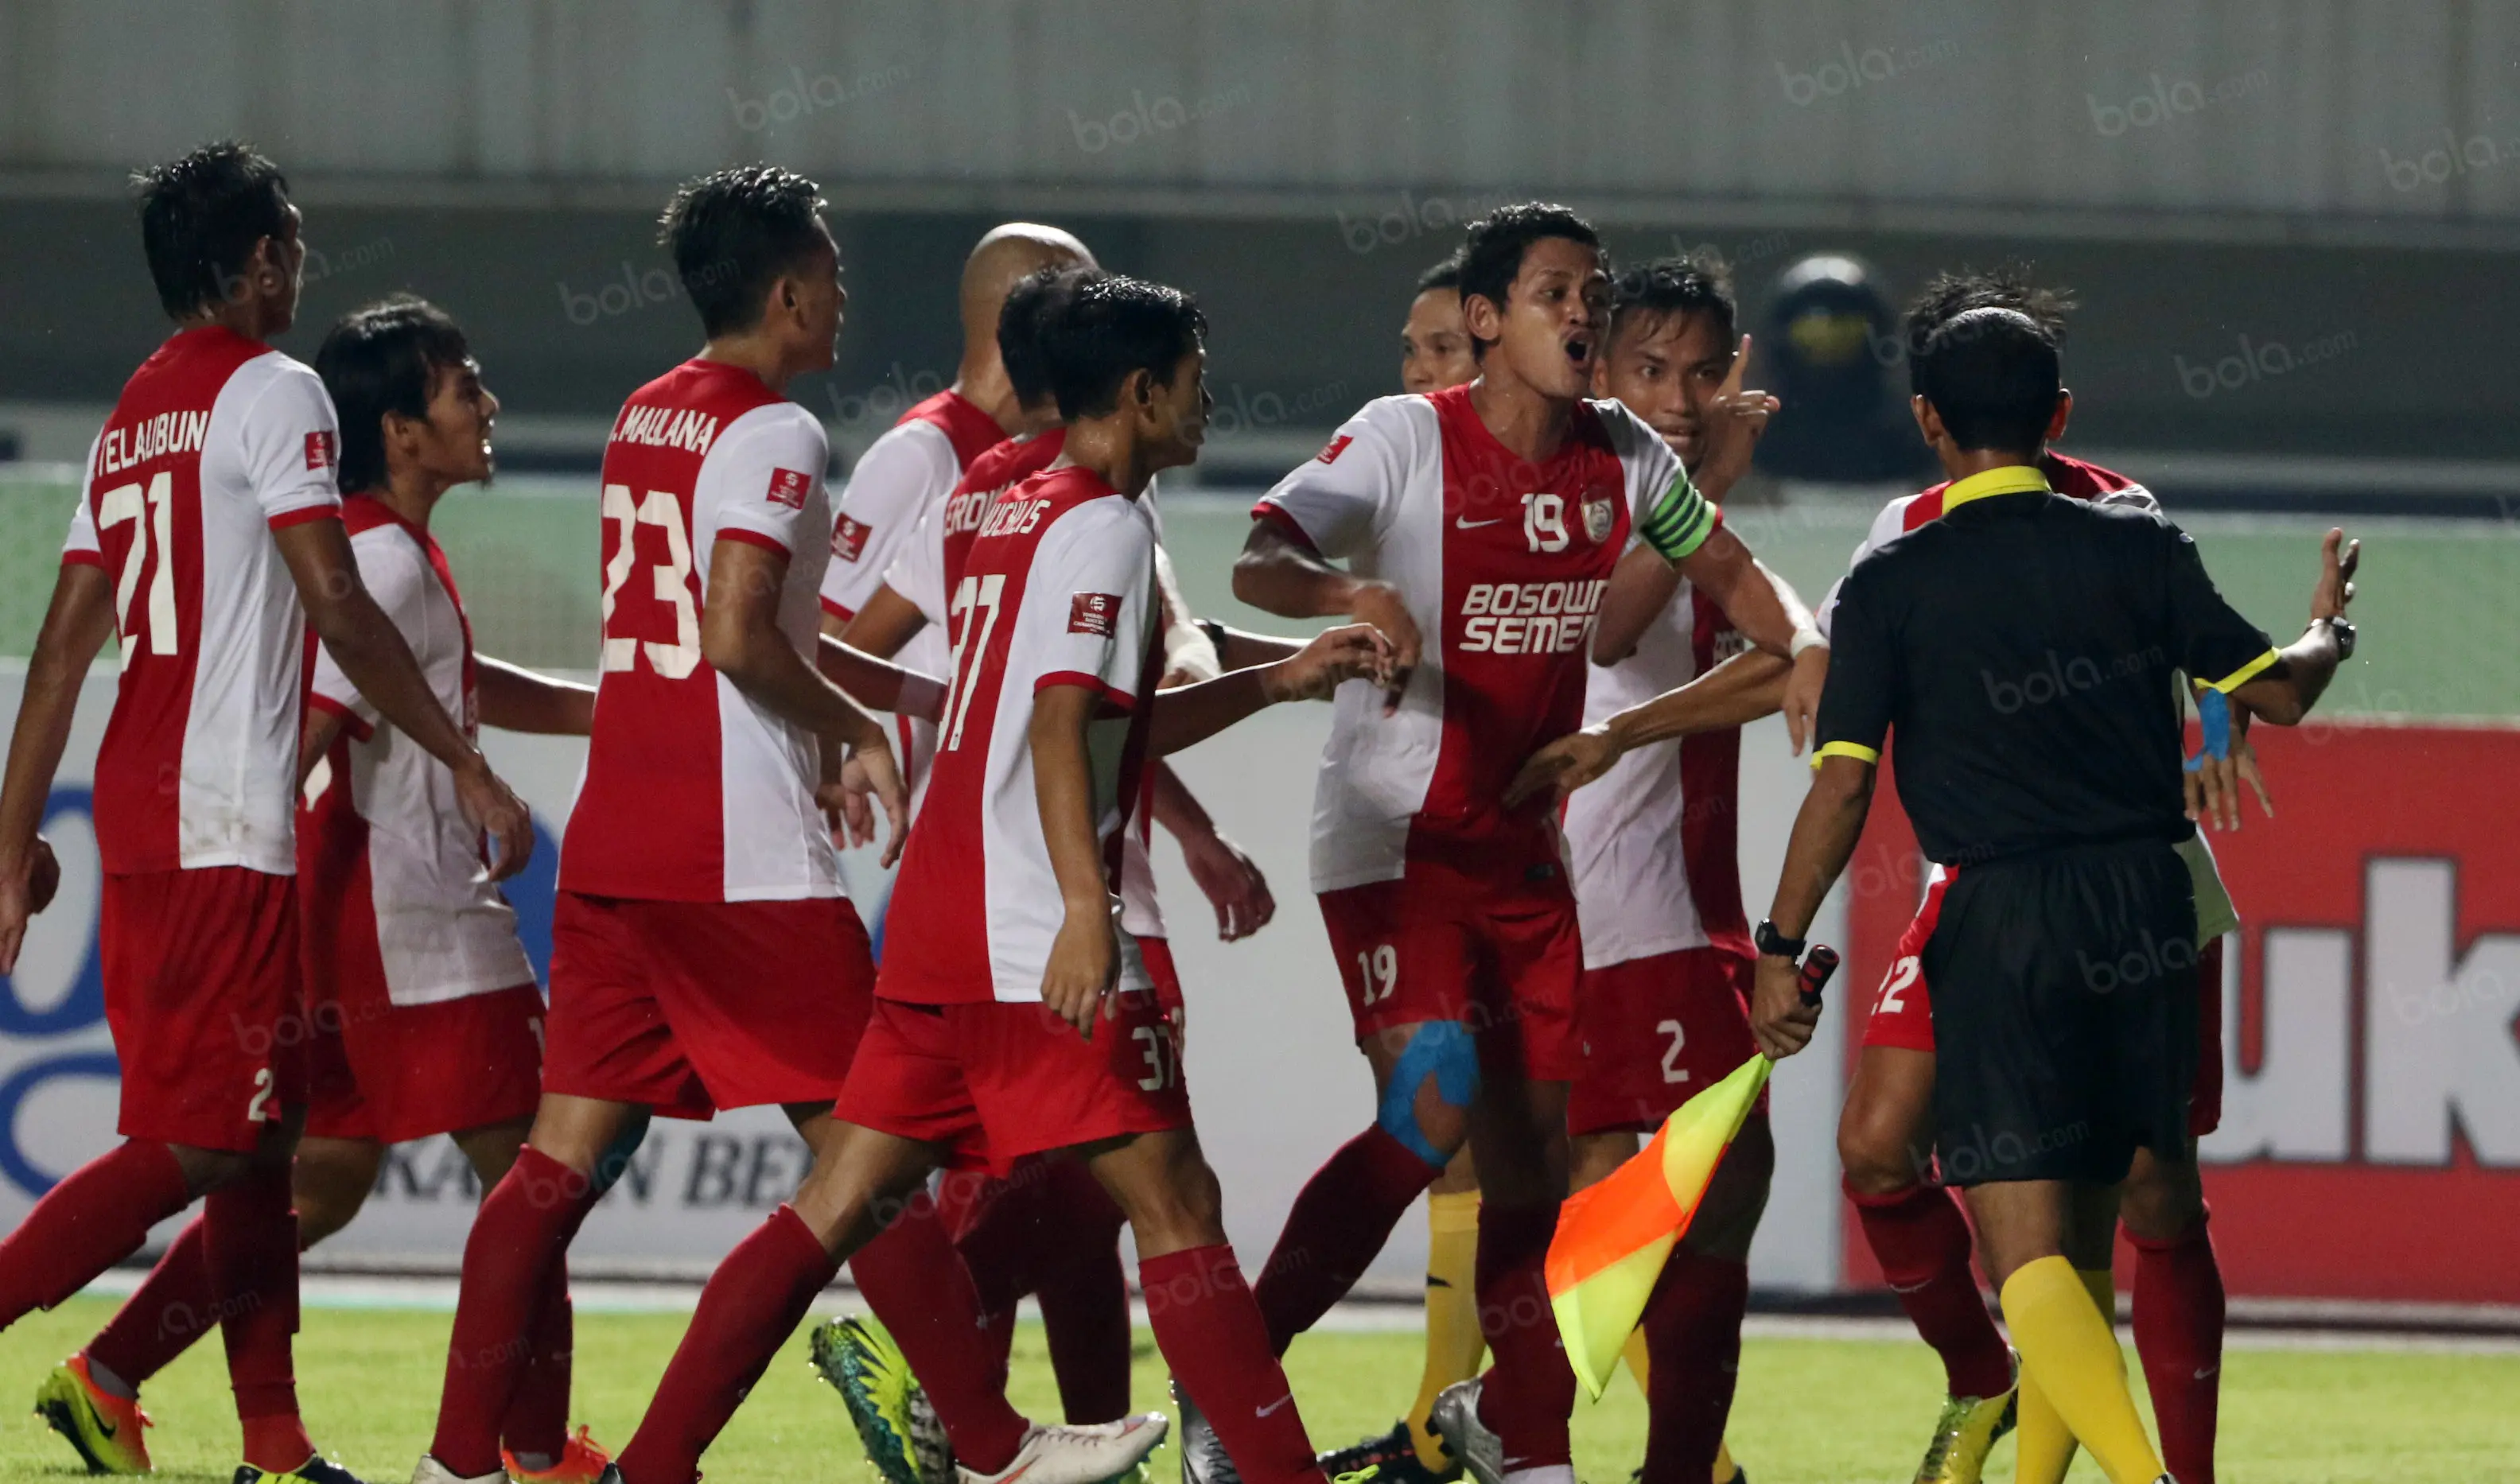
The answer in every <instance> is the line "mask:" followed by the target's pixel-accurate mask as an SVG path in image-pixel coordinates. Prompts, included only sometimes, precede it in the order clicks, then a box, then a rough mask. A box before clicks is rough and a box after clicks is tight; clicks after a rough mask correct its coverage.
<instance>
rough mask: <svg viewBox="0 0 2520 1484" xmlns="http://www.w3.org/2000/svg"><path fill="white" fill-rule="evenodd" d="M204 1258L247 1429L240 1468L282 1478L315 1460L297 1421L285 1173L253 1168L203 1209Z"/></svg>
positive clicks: (293, 1262)
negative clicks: (250, 1467) (249, 1466)
mask: <svg viewBox="0 0 2520 1484" xmlns="http://www.w3.org/2000/svg"><path fill="white" fill-rule="evenodd" d="M202 1254H203V1258H204V1260H205V1261H204V1266H206V1267H207V1269H208V1270H209V1276H210V1301H211V1303H212V1304H213V1305H214V1306H215V1312H216V1313H217V1314H218V1316H219V1335H220V1338H222V1339H224V1340H225V1341H226V1342H227V1352H228V1382H229V1384H230V1385H231V1386H233V1387H235V1389H236V1407H237V1418H238V1420H239V1421H241V1422H243V1423H244V1424H245V1461H246V1462H248V1463H250V1464H252V1465H253V1466H254V1467H256V1468H259V1469H262V1470H264V1471H265V1472H269V1473H286V1472H288V1471H290V1470H291V1469H293V1468H295V1467H297V1465H299V1464H300V1463H303V1462H306V1461H307V1460H308V1459H310V1458H312V1457H314V1454H315V1445H314V1444H313V1443H312V1442H309V1441H308V1440H307V1437H306V1425H305V1423H303V1422H301V1421H299V1420H298V1417H297V1378H296V1374H295V1369H294V1364H293V1358H292V1355H291V1339H292V1336H293V1335H295V1334H296V1333H297V1213H296V1212H294V1211H293V1210H291V1209H290V1206H289V1167H288V1166H287V1165H285V1164H284V1165H271V1166H257V1167H256V1168H254V1169H253V1170H252V1171H251V1173H249V1174H248V1175H247V1176H246V1177H245V1178H244V1179H243V1180H240V1181H238V1182H237V1183H236V1184H235V1185H232V1186H228V1187H226V1188H225V1189H223V1190H217V1191H212V1192H210V1193H209V1196H208V1198H207V1199H205V1200H203V1202H202Z"/></svg>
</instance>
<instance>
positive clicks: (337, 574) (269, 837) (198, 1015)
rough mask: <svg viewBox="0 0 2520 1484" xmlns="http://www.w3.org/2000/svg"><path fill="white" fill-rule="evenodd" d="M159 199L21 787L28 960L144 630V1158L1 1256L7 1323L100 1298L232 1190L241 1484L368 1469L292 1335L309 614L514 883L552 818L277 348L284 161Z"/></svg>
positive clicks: (132, 750)
mask: <svg viewBox="0 0 2520 1484" xmlns="http://www.w3.org/2000/svg"><path fill="white" fill-rule="evenodd" d="M138 185H139V194H140V202H141V236H142V241H143V244H144V246H145V247H146V248H147V250H148V256H149V266H150V275H151V277H152V278H153V279H155V280H156V282H157V287H158V300H159V302H160V303H161V304H162V305H163V306H164V307H165V310H166V312H167V314H168V315H169V316H170V317H171V318H173V319H174V320H175V322H176V324H177V327H178V329H177V333H176V334H175V335H174V337H171V338H170V339H168V340H167V341H166V342H165V344H163V345H161V346H160V347H158V351H157V353H156V354H154V355H152V356H151V357H150V358H149V360H148V361H147V362H146V363H144V364H143V365H142V366H141V368H140V370H139V371H138V372H136V373H134V374H133V376H132V378H131V381H130V382H128V383H126V384H125V386H124V387H123V392H122V396H121V398H120V400H119V401H118V402H117V403H116V404H115V407H114V411H113V414H112V417H110V418H109V419H108V420H107V422H106V426H105V429H104V431H103V432H102V433H101V434H100V435H99V437H98V438H97V442H96V447H95V448H94V449H93V450H92V451H91V453H90V454H89V457H88V461H87V464H86V467H85V471H84V473H83V475H82V479H81V489H80V496H79V504H78V508H77V509H76V511H75V512H73V513H72V516H71V518H70V533H69V539H68V542H67V547H66V549H65V551H64V553H63V565H62V571H61V577H60V580H59V581H58V583H57V584H56V586H55V588H54V590H53V600H52V607H51V609H50V610H49V611H48V612H47V613H46V615H45V619H44V627H43V630H42V633H41V634H40V635H39V636H38V638H37V640H36V645H35V654H34V658H33V660H32V662H31V663H30V665H29V666H28V671H27V677H26V689H25V699H24V701H23V703H22V706H21V708H20V710H19V713H18V723H17V730H16V734H15V736H14V737H13V738H12V740H11V743H10V751H9V766H8V775H7V782H6V785H5V787H0V970H5V969H7V968H8V967H13V966H14V964H15V962H16V959H17V955H18V949H19V946H20V944H21V943H22V941H23V935H24V932H25V926H26V919H27V916H28V914H29V913H30V912H32V911H33V910H35V909H36V908H37V907H40V906H41V905H42V904H43V899H44V898H45V897H46V896H47V895H49V890H50V884H49V883H50V879H51V878H56V877H57V870H56V869H55V868H53V867H52V865H51V860H50V851H49V849H48V847H46V846H45V845H44V844H43V842H42V841H41V840H39V839H38V838H37V837H36V834H35V828H36V824H37V822H38V820H39V819H40V818H41V816H42V812H43V807H44V799H45V796H46V793H47V791H48V790H49V789H50V787H51V786H52V781H53V775H54V772H55V770H56V769H57V768H58V767H59V766H60V762H61V755H62V749H63V747H64V746H65V744H66V743H67V739H68V733H69V725H70V717H71V711H72V708H73V707H74V706H75V704H76V702H77V697H78V691H79V685H80V682H81V680H82V679H83V677H84V676H85V674H86V670H87V666H88V664H89V662H90V661H91V660H92V659H93V658H94V656H95V654H96V652H97V651H98V650H99V649H101V648H102V647H103V645H104V643H105V640H106V637H107V636H108V635H109V634H114V635H118V636H119V639H120V649H121V654H122V659H121V682H120V686H119V688H118V690H117V693H116V695H115V698H114V707H113V716H112V720H111V721H110V722H109V723H108V724H107V727H106V736H105V743H104V747H103V749H102V750H101V751H100V753H99V754H98V758H97V767H96V785H95V796H96V806H95V807H96V830H97V843H98V848H99V852H100V854H101V855H102V856H103V858H104V867H105V881H104V904H103V925H102V927H101V938H100V952H101V954H102V956H103V961H104V975H105V997H106V1017H107V1019H108V1021H109V1022H110V1023H111V1025H112V1030H113V1040H114V1050H115V1054H116V1056H117V1057H119V1058H120V1060H121V1063H122V1111H121V1118H120V1125H119V1132H120V1133H121V1135H122V1137H123V1141H124V1142H123V1143H122V1144H120V1145H119V1146H117V1147H115V1148H114V1149H113V1150H112V1152H111V1153H108V1154H106V1155H104V1156H102V1157H101V1158H98V1159H96V1160H93V1161H91V1162H90V1163H88V1164H86V1165H84V1166H82V1167H81V1168H80V1169H78V1170H77V1171H75V1172H74V1173H72V1174H71V1175H70V1176H69V1177H68V1178H67V1179H66V1180H64V1181H63V1182H62V1183H61V1184H59V1185H57V1186H55V1187H54V1188H53V1190H52V1191H51V1192H49V1193H48V1194H46V1195H45V1197H44V1198H43V1199H42V1200H41V1201H39V1202H37V1204H36V1206H35V1208H34V1209H33V1210H32V1211H30V1212H28V1213H27V1216H26V1218H25V1220H24V1221H23V1222H22V1223H21V1224H20V1225H19V1227H18V1229H17V1231H15V1232H13V1233H12V1234H10V1236H9V1237H8V1239H7V1240H6V1241H5V1242H0V1324H7V1323H14V1322H15V1321H16V1320H17V1319H18V1318H19V1317H20V1316H22V1315H23V1314H25V1313H26V1312H27V1311H29V1310H31V1309H35V1308H39V1307H41V1308H49V1307H50V1306H52V1305H54V1304H56V1303H59V1302H60V1301H61V1300H62V1299H64V1298H67V1297H68V1296H69V1295H70V1294H72V1293H75V1292H77V1291H78V1289H79V1288H80V1287H81V1286H83V1285H84V1284H85V1283H86V1282H87V1281H88V1280H89V1279H91V1278H94V1277H95V1276H96V1275H97V1274H98V1273H101V1272H103V1271H104V1270H105V1269H106V1268H108V1267H111V1266H112V1264H114V1263H116V1262H119V1261H120V1260H122V1259H123V1258H125V1257H127V1256H129V1255H130V1254H131V1252H132V1251H133V1250H134V1249H136V1248H137V1247H138V1246H139V1245H140V1242H141V1239H142V1238H143V1237H145V1236H146V1235H147V1233H148V1231H149V1229H150V1227H152V1226H153V1225H155V1224H156V1223H157V1222H158V1221H160V1220H163V1219H164V1218H166V1217H168V1216H171V1215H173V1214H174V1213H175V1212H177V1211H180V1210H182V1209H183V1208H184V1207H185V1205H187V1204H188V1203H189V1202H190V1201H191V1200H192V1198H193V1197H194V1196H196V1195H206V1196H207V1199H206V1201H205V1203H204V1210H203V1222H204V1226H203V1237H202V1248H203V1264H204V1266H205V1267H206V1270H207V1279H208V1287H209V1292H210V1296H211V1301H212V1304H213V1306H214V1307H213V1308H212V1310H211V1311H210V1312H212V1313H216V1314H218V1315H219V1316H221V1320H220V1327H221V1330H222V1333H223V1337H224V1339H225V1341H226V1346H227V1353H228V1372H229V1376H230V1379H231V1381H232V1382H233V1384H234V1387H235V1391H236V1400H237V1414H238V1417H239V1418H240V1420H241V1421H242V1423H243V1431H244V1453H245V1463H244V1465H243V1466H242V1467H240V1468H239V1469H238V1470H237V1480H238V1481H239V1484H255V1481H257V1480H262V1479H278V1480H306V1481H314V1484H343V1481H346V1480H348V1479H349V1478H350V1475H349V1474H348V1473H347V1471H346V1470H344V1469H342V1468H340V1467H339V1466H338V1465H337V1464H335V1463H332V1462H328V1461H326V1460H324V1459H323V1458H321V1457H320V1456H318V1455H317V1454H316V1453H315V1450H314V1447H313V1445H312V1444H311V1443H310V1442H309V1441H308V1440H307V1436H306V1430H305V1427H304V1425H303V1423H302V1422H301V1421H300V1420H299V1418H298V1414H297V1402H296V1389H295V1382H294V1379H293V1375H292V1360H291V1339H290V1337H291V1334H292V1333H293V1331H294V1329H295V1328H296V1323H297V1233H296V1224H295V1218H294V1217H293V1215H292V1214H291V1211H290V1187H289V1163H290V1153H291V1149H292V1147H293V1145H294V1144H295V1142H296V1137H297V1132H298V1129H299V1128H300V1126H301V1125H302V1123H303V1120H304V1116H305V1102H306V1066H305V1061H304V1057H303V1055H302V1051H301V1050H300V1048H301V1044H302V1042H303V1040H304V1039H305V1038H304V1036H303V1034H302V1029H303V1027H302V1023H300V1022H298V1021H297V1019H296V1017H297V1016H298V1015H299V1014H300V1013H301V1007H300V1004H299V985H298V974H299V965H298V946H297V927H298V915H297V884H296V882H295V881H293V879H292V877H293V875H294V873H295V869H296V864H297V860H296V848H295V841H294V836H293V828H292V812H293V804H294V803H295V800H296V796H297V787H296V785H297V760H298V736H297V721H298V711H299V707H298V688H299V683H300V672H301V670H302V667H303V665H304V657H305V637H304V636H305V631H306V628H307V627H308V625H309V624H311V625H312V627H313V628H314V630H315V633H316V634H317V635H318V636H319V637H320V638H321V639H322V640H323V642H324V644H325V645H326V647H327V648H328V649H330V650H331V651H332V652H333V654H334V656H335V658H336V660H337V662H338V664H339V666H340V669H341V671H342V673H343V674H344V675H345V676H346V677H348V678H349V679H350V680H351V681H352V682H353V683H354V684H356V685H357V686H358V687H359V688H360V690H361V692H362V693H363V694H365V695H366V696H367V697H369V699H370V700H371V701H372V702H373V703H374V705H375V706H376V709H377V711H378V714H379V715H380V717H381V718H382V719H383V720H385V721H388V722H390V723H392V724H393V725H394V726H395V727H397V728H398V729H400V730H401V731H402V732H403V733H404V734H405V735H406V736H408V737H409V738H410V739H411V740H412V742H414V743H415V744H417V745H418V746H419V747H420V749H421V750H423V751H425V752H427V753H428V754H429V755H430V756H431V757H433V758H435V759H436V760H437V761H438V762H439V763H441V764H444V765H445V766H446V767H447V768H448V769H449V770H450V776H451V791H452V794H453V803H454V805H455V807H456V808H457V809H458V810H459V811H460V812H461V815H462V818H463V819H464V820H465V821H466V822H467V824H468V826H470V828H471V829H472V830H475V831H486V832H489V833H490V834H492V835H494V836H495V837H496V842H497V854H496V858H495V861H496V863H495V865H493V866H492V867H491V868H490V872H491V875H492V876H493V877H500V876H506V875H509V874H512V873H514V872H515V871H516V870H517V869H518V868H520V867H521V866H522V865H523V864H524V861H525V858H526V856H527V855H528V853H529V852H530V851H531V849H532V844H533V834H532V824H531V820H530V818H529V816H528V815H527V814H526V812H525V808H524V805H523V804H521V803H520V802H518V801H517V797H516V795H515V794H514V793H512V792H511V791H510V790H509V789H508V787H507V786H506V785H505V784H503V783H501V782H500V781H499V780H498V778H497V777H496V776H495V775H494V774H492V773H491V771H490V768H489V765H488V764H487V763H486V762H484V761H483V760H482V757H481V754H480V752H479V750H478V749H476V748H475V747H474V746H473V745H472V741H471V739H470V738H469V737H468V736H467V735H466V733H465V731H464V730H463V728H462V727H461V726H459V725H458V723H457V722H456V720H455V719H454V718H452V717H450V716H449V715H448V714H447V710H446V708H445V707H444V706H443V705H441V704H440V703H439V700H438V698H437V697H436V696H435V694H434V693H433V692H432V690H431V688H430V685H429V682H428V678H427V676H426V675H425V674H424V673H423V672H422V670H421V668H420V667H419V665H417V664H416V663H415V662H414V660H413V657H412V652H411V650H410V648H409V647H408V646H407V645H406V644H405V643H404V642H403V640H402V638H401V636H400V635H399V634H398V633H397V632H396V630H395V628H394V626H393V623H392V621H391V619H390V618H389V617H388V616H387V615H386V614H385V613H384V612H383V611H382V610H381V609H380V608H379V607H378V605H377V601H376V600H375V599H374V598H373V597H371V596H370V594H369V592H368V589H367V586H366V584H365V583H364V582H363V581H362V580H361V577H360V573H359V566H358V562H357V560H356V558H355V557H354V556H353V554H352V549H351V544H350V541H349V538H348V537H347V535H346V534H345V533H344V531H343V529H342V524H341V520H340V518H339V517H340V499H339V496H338V494H337V491H336V485H335V467H336V464H337V458H338V449H339V443H338V439H337V434H336V429H335V425H334V415H333V406H332V403H331V401H330V400H329V399H328V398H327V397H326V396H325V394H324V388H323V384H322V383H321V382H319V381H318V380H317V379H316V377H315V374H314V373H313V372H312V371H310V370H308V369H307V368H306V367H305V366H303V365H301V364H300V363H298V362H296V361H293V360H291V359H290V358H289V357H287V356H285V355H282V354H281V353H280V352H278V351H276V350H273V349H271V348H270V346H269V345H267V344H265V343H264V340H265V338H266V337H270V336H273V335H276V334H279V333H280V332H282V331H285V330H287V329H288V328H289V326H290V323H291V321H292V320H293V318H294V317H295V314H296V309H297V294H298V288H299V283H300V278H301V270H302V268H303V266H304V263H305V250H306V249H305V247H304V245H303V244H302V242H301V241H300V239H299V235H298V212H297V208H296V207H295V206H294V205H293V204H291V202H290V201H289V196H288V185H287V182H286V181H285V180H284V179H283V177H282V176H281V174H280V171H279V169H278V168H277V167H276V166H274V165H273V164H272V163H271V161H270V160H268V159H265V158H263V157H261V156H259V155H256V154H254V153H253V152H252V151H251V150H249V149H248V148H247V147H245V146H243V145H239V144H233V143H222V144H216V145H209V146H205V147H203V148H202V149H200V150H196V151H194V152H193V153H192V154H190V155H187V156H185V157H182V158H180V159H177V160H174V161H172V162H171V163H168V164H165V165H161V166H158V167H157V168H155V169H151V170H148V171H145V172H143V173H142V174H141V176H140V177H139V179H138ZM71 1369H72V1370H74V1371H76V1370H82V1369H84V1368H83V1367H81V1366H80V1364H79V1363H78V1362H76V1361H73V1363H72V1367H71ZM85 1384H86V1383H85V1381H84V1380H83V1379H82V1380H81V1385H82V1386H84V1385H85ZM65 1400H67V1399H65ZM107 1411H108V1414H109V1417H108V1419H109V1420H111V1421H112V1423H113V1425H112V1434H117V1435H118V1434H121V1433H125V1432H136V1426H135V1425H134V1424H136V1422H137V1420H138V1409H137V1408H136V1407H135V1408H131V1409H130V1410H129V1411H128V1413H126V1414H113V1413H112V1411H111V1409H107ZM47 1415H48V1417H49V1416H51V1413H50V1411H49V1410H48V1414H47ZM65 1415H66V1416H67V1409H65ZM63 1419H64V1418H55V1420H56V1421H57V1422H58V1421H61V1420H63ZM65 1430H66V1432H67V1433H68V1434H69V1435H70V1436H71V1441H72V1442H73V1444H77V1445H81V1452H82V1454H83V1455H86V1456H87V1457H88V1460H89V1462H90V1466H92V1467H97V1468H104V1469H113V1468H117V1467H120V1468H128V1467H130V1466H133V1463H134V1462H135V1460H137V1459H145V1457H146V1455H145V1453H143V1452H141V1451H140V1450H138V1449H137V1448H136V1447H132V1446H129V1445H136V1444H137V1442H138V1439H137V1438H136V1436H135V1437H130V1438H128V1439H124V1438H122V1437H119V1436H116V1435H107V1434H104V1433H102V1432H101V1431H95V1430H92V1431H89V1432H86V1433H81V1432H80V1431H78V1430H77V1429H76V1428H75V1427H70V1428H66V1429H65Z"/></svg>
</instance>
